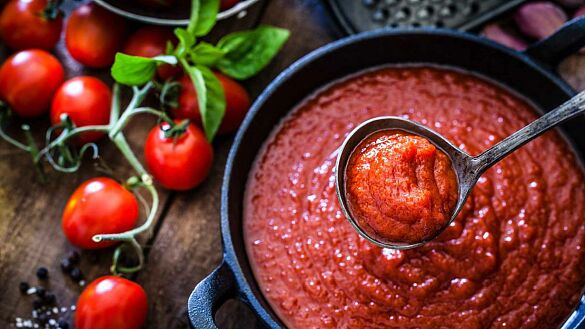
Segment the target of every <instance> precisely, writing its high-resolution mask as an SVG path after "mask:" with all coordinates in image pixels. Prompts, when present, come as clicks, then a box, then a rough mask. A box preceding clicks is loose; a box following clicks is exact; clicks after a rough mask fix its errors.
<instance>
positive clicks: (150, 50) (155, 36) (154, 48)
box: [123, 26, 181, 80]
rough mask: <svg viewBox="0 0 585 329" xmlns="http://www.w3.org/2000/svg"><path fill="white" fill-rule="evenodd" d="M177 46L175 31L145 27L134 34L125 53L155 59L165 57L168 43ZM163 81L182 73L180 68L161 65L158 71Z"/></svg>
mask: <svg viewBox="0 0 585 329" xmlns="http://www.w3.org/2000/svg"><path fill="white" fill-rule="evenodd" d="M169 41H170V42H171V43H172V44H173V45H176V44H177V38H176V37H175V34H174V33H173V30H171V29H169V28H165V27H160V26H144V27H142V28H140V29H138V30H137V31H136V32H134V33H133V34H132V35H131V36H130V37H129V38H128V41H126V45H125V46H124V50H123V53H125V54H128V55H133V56H142V57H154V56H158V55H163V54H165V52H166V49H167V42H169ZM156 72H157V74H158V77H159V78H160V79H161V80H166V79H168V78H171V77H173V76H176V75H178V74H179V73H180V72H181V68H180V67H179V66H173V65H170V64H163V65H159V66H158V68H157V70H156Z"/></svg>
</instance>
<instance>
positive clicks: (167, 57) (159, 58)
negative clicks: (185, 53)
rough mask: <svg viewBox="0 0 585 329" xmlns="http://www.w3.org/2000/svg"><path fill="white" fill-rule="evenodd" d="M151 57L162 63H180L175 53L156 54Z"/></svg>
mask: <svg viewBox="0 0 585 329" xmlns="http://www.w3.org/2000/svg"><path fill="white" fill-rule="evenodd" d="M151 59H152V60H153V61H155V62H156V63H157V64H159V63H162V64H171V65H177V63H178V61H177V57H175V56H173V55H160V56H154V57H152V58H151Z"/></svg>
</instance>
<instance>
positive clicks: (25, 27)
mask: <svg viewBox="0 0 585 329" xmlns="http://www.w3.org/2000/svg"><path fill="white" fill-rule="evenodd" d="M47 3H48V1H47V0H12V1H10V2H9V3H8V4H7V5H6V7H4V10H2V14H0V37H1V38H2V41H4V43H6V45H7V46H8V47H9V48H12V49H15V50H20V49H27V48H41V49H51V48H53V47H55V45H56V44H57V41H59V37H60V36H61V29H62V28H63V14H62V13H59V14H58V15H57V17H55V18H54V19H51V18H48V17H47V16H46V15H45V14H44V10H45V8H46V7H47Z"/></svg>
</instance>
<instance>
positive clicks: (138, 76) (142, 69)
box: [112, 53, 174, 86]
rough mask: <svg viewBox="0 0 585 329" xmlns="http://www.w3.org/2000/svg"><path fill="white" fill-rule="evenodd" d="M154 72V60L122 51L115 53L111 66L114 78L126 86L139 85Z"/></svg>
mask: <svg viewBox="0 0 585 329" xmlns="http://www.w3.org/2000/svg"><path fill="white" fill-rule="evenodd" d="M173 57H174V56H173ZM155 73H156V60H154V59H152V58H146V57H139V56H130V55H126V54H122V53H117V54H116V60H115V61H114V65H113V66H112V77H113V78H114V80H116V81H117V82H118V83H121V84H123V85H127V86H141V85H143V84H145V83H147V82H148V81H150V80H152V78H153V77H154V74H155Z"/></svg>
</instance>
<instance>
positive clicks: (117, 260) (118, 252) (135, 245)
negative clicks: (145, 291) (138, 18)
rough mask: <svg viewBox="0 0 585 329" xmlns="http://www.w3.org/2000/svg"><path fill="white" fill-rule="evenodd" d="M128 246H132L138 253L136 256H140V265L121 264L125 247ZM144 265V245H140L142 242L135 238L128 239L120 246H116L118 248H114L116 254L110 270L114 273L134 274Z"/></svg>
mask: <svg viewBox="0 0 585 329" xmlns="http://www.w3.org/2000/svg"><path fill="white" fill-rule="evenodd" d="M126 246H130V247H132V248H133V249H134V252H135V253H136V256H137V257H138V265H136V266H133V267H125V266H121V265H120V264H119V263H120V256H121V255H122V252H123V250H124V248H126ZM143 266H144V252H143V251H142V246H140V243H138V241H136V239H135V238H132V239H129V240H127V241H126V243H124V244H122V245H120V246H118V247H117V248H116V250H114V255H113V256H112V267H111V268H110V271H111V272H112V274H114V275H119V274H132V273H136V272H138V271H140V270H141V269H142V267H143Z"/></svg>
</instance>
